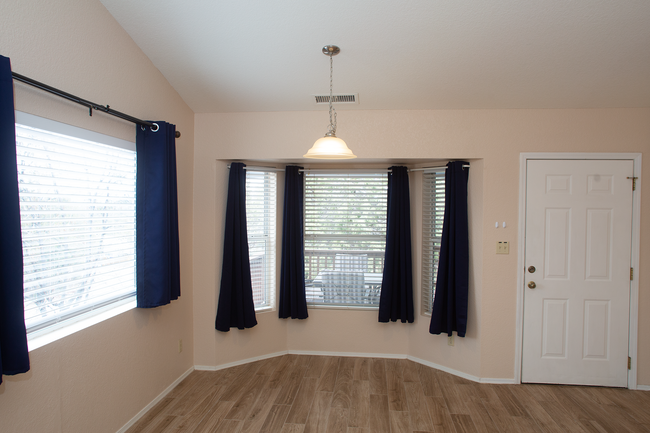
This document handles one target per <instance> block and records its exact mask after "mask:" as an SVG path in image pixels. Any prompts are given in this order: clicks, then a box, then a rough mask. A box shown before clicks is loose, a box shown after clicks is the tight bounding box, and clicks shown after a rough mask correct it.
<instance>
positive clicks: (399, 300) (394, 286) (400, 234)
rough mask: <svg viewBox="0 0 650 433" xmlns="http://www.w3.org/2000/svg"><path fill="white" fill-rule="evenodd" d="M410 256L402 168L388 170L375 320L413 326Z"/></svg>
mask: <svg viewBox="0 0 650 433" xmlns="http://www.w3.org/2000/svg"><path fill="white" fill-rule="evenodd" d="M412 267H413V265H412V257H411V203H410V196H409V175H408V169H407V168H406V167H397V166H396V167H391V168H390V173H389V174H388V218H387V224H386V259H385V262H384V275H383V278H382V282H381V297H380V299H379V321H380V322H388V321H393V322H396V321H397V320H400V321H401V322H402V323H405V322H408V323H413V320H414V313H413V275H412V272H413V270H412Z"/></svg>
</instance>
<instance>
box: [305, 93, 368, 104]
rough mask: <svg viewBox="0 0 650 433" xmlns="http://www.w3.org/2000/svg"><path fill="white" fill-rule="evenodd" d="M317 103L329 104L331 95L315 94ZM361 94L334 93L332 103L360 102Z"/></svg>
mask: <svg viewBox="0 0 650 433" xmlns="http://www.w3.org/2000/svg"><path fill="white" fill-rule="evenodd" d="M314 98H315V99H316V103H317V104H329V103H330V95H314ZM358 103H359V94H358V93H354V94H352V95H332V104H358Z"/></svg>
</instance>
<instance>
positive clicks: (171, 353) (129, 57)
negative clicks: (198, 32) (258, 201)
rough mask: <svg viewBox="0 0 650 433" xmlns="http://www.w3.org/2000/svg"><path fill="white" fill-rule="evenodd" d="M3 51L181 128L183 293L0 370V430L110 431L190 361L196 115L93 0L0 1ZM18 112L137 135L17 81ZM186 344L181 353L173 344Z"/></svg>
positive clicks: (37, 74)
mask: <svg viewBox="0 0 650 433" xmlns="http://www.w3.org/2000/svg"><path fill="white" fill-rule="evenodd" d="M0 54H2V55H4V56H7V57H10V58H11V62H12V67H13V70H14V71H15V72H18V73H20V74H23V75H26V76H28V77H30V78H34V79H36V80H39V81H42V82H44V83H46V84H50V85H52V86H55V87H58V88H60V89H62V90H65V91H67V92H70V93H72V94H76V95H78V96H80V97H82V98H85V99H88V100H90V101H94V102H98V103H101V104H110V105H111V107H112V108H114V109H116V110H119V111H122V112H125V113H128V114H130V115H133V116H135V117H139V118H144V119H154V120H159V119H162V120H167V121H169V122H171V123H175V124H176V125H177V129H178V130H180V131H181V132H182V137H181V138H180V139H178V140H177V152H178V177H179V179H178V188H179V207H180V215H179V219H180V236H181V239H180V242H181V278H182V296H181V298H180V299H179V300H178V301H175V302H173V303H172V304H171V305H168V306H165V307H161V308H156V309H152V310H132V311H128V312H126V313H123V314H121V315H119V316H116V317H114V318H112V319H109V320H107V321H105V322H102V323H100V324H97V325H95V326H92V327H90V328H87V329H85V330H83V331H80V332H78V333H76V334H73V335H71V336H68V337H66V338H64V339H62V340H58V341H56V342H54V343H51V344H49V345H47V346H44V347H42V348H39V349H36V350H34V351H32V352H30V361H31V371H30V372H28V373H27V374H22V375H18V376H4V377H3V379H4V383H3V384H2V385H0V431H2V432H12V433H13V432H39V433H45V432H79V433H87V432H115V431H117V430H118V429H120V428H121V427H122V426H123V425H124V424H126V423H127V422H128V421H129V420H130V419H131V418H132V417H133V416H134V415H136V414H137V413H138V412H139V411H140V410H141V409H142V408H144V407H145V406H146V405H147V404H148V403H150V402H151V401H152V400H153V399H154V398H155V397H156V396H157V395H158V394H160V393H161V392H162V391H163V390H165V388H167V387H168V386H169V385H170V384H171V383H172V382H173V381H174V380H176V379H177V378H178V377H180V376H181V375H182V374H183V373H184V372H186V371H187V370H188V369H189V368H191V367H192V365H193V347H192V346H193V344H192V342H193V334H192V165H193V143H194V137H193V135H194V131H193V128H194V125H193V122H194V119H193V113H192V111H191V110H190V109H189V108H188V107H187V105H186V104H185V103H184V102H183V101H182V100H181V98H180V97H179V96H178V94H177V93H176V92H175V91H174V89H172V88H171V86H170V85H169V84H168V83H167V81H166V80H165V78H164V77H163V76H162V75H161V74H160V72H159V71H158V70H157V69H156V68H155V67H154V66H153V65H152V64H151V62H150V61H149V59H148V58H147V57H146V56H145V55H144V54H143V53H142V52H141V51H140V49H139V48H138V47H137V46H136V45H135V44H134V43H133V41H132V40H131V38H130V37H129V36H128V35H127V34H126V33H125V32H124V30H123V29H122V28H121V27H120V26H119V25H118V24H117V22H116V21H115V20H114V19H113V17H112V16H111V15H110V14H109V13H108V12H107V11H106V9H105V8H104V7H103V6H102V5H101V3H99V1H86V0H57V1H55V2H45V1H38V0H21V1H11V0H10V1H3V2H0ZM14 88H15V104H16V109H17V110H20V111H25V112H28V113H33V114H36V115H39V116H43V117H46V118H49V119H54V120H57V121H60V122H64V123H68V124H72V125H75V126H79V127H82V128H86V129H91V130H95V131H98V132H102V133H105V134H108V135H113V136H117V137H120V138H123V139H127V140H134V139H135V126H134V125H133V124H131V123H129V122H125V121H122V120H119V119H117V118H114V117H111V116H107V115H105V114H101V113H97V112H96V113H94V115H93V116H92V117H89V116H88V110H86V109H85V108H84V107H82V106H80V105H76V104H73V103H69V102H67V101H64V100H62V99H60V98H57V97H54V96H49V95H47V94H45V93H44V92H42V91H39V90H36V89H34V88H30V87H28V86H26V85H23V84H19V83H16V84H15V86H14ZM179 339H183V343H184V351H183V352H182V353H178V340H179Z"/></svg>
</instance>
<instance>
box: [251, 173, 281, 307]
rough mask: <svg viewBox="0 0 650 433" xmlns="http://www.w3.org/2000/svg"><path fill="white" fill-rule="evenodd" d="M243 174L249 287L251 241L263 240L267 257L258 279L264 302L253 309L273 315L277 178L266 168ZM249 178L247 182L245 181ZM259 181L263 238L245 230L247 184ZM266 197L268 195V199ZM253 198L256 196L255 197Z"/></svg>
mask: <svg viewBox="0 0 650 433" xmlns="http://www.w3.org/2000/svg"><path fill="white" fill-rule="evenodd" d="M245 171H246V231H247V235H248V237H247V241H248V245H249V263H250V269H251V283H252V286H254V285H255V277H254V275H253V273H254V266H255V264H254V263H253V260H255V259H257V258H259V256H258V257H255V258H253V257H252V254H251V240H252V238H253V239H258V240H261V239H266V246H265V248H264V250H265V255H266V257H268V258H269V259H268V260H264V261H265V262H266V263H265V264H264V266H263V271H262V274H263V275H264V277H263V278H262V279H263V281H264V282H265V287H264V294H263V297H264V298H266V302H264V303H262V304H258V305H255V312H256V313H260V312H264V311H273V310H275V309H276V289H277V287H276V281H277V245H278V242H277V207H278V206H277V204H278V192H277V191H278V176H277V171H278V170H277V169H275V168H266V167H248V166H247V167H245ZM249 174H250V178H249ZM260 175H261V176H262V177H263V182H264V187H263V188H264V191H265V193H264V194H263V196H262V197H263V200H264V202H263V203H262V204H261V207H262V209H263V211H262V213H263V215H264V216H263V226H264V227H263V228H262V230H263V232H264V234H262V235H260V234H255V235H251V231H250V230H249V227H250V226H251V222H252V221H251V216H252V213H251V212H250V210H252V209H253V208H252V207H250V208H249V204H251V200H250V198H251V197H252V196H251V194H250V193H252V192H253V191H252V190H249V188H250V184H249V179H250V180H251V181H252V180H253V179H254V178H255V177H259V176H260ZM269 193H270V195H269ZM256 196H257V195H256ZM256 206H260V205H259V204H256ZM254 251H256V249H255V248H254ZM254 299H255V290H254V289H253V300H254Z"/></svg>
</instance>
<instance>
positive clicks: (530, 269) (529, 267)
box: [528, 266, 537, 274]
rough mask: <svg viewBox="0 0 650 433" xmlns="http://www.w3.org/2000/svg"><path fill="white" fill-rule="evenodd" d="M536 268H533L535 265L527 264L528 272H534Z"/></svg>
mask: <svg viewBox="0 0 650 433" xmlns="http://www.w3.org/2000/svg"><path fill="white" fill-rule="evenodd" d="M536 270H537V269H535V266H528V272H530V273H531V274H533V273H535V271H536Z"/></svg>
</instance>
